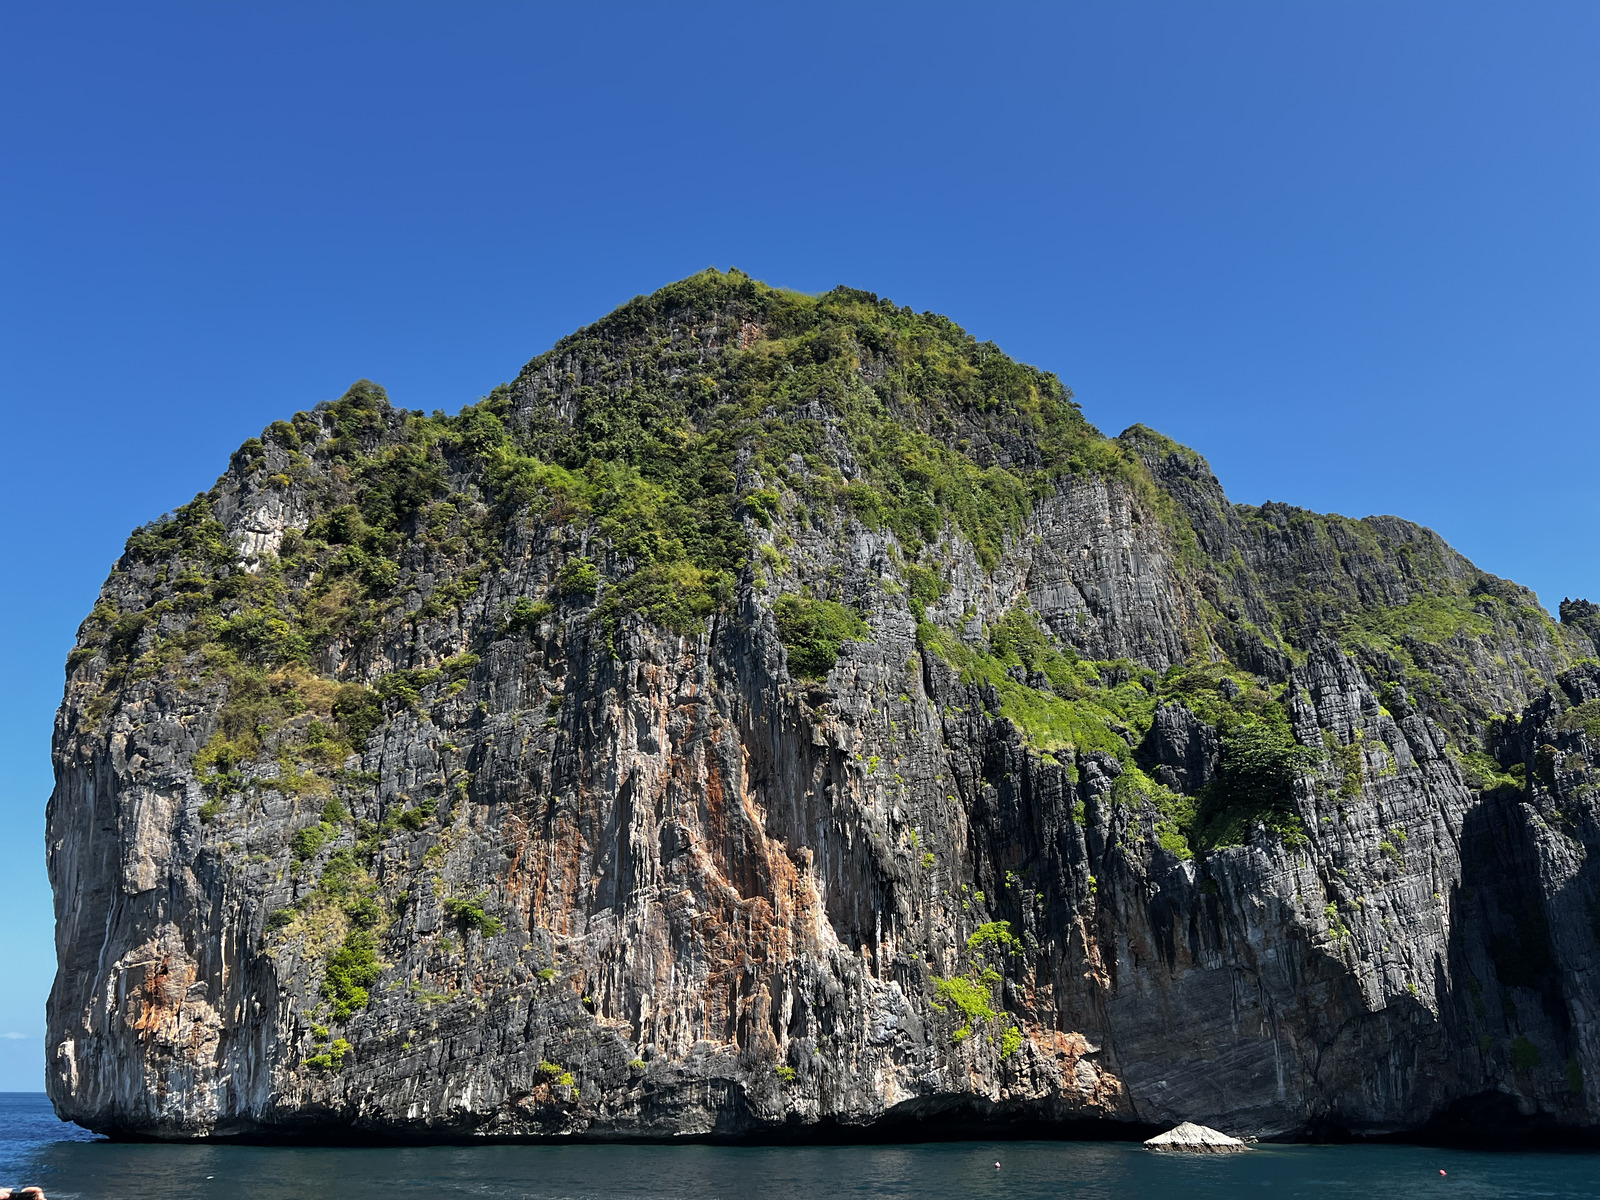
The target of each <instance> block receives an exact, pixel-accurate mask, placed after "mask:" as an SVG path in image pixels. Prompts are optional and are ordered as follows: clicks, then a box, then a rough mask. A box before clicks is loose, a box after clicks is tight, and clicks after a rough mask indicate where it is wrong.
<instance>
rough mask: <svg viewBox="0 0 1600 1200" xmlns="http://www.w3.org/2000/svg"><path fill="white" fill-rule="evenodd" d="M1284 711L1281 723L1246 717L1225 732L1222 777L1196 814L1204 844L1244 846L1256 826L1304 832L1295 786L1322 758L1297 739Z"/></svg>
mask: <svg viewBox="0 0 1600 1200" xmlns="http://www.w3.org/2000/svg"><path fill="white" fill-rule="evenodd" d="M1281 711H1282V710H1277V712H1275V713H1274V714H1273V715H1274V716H1276V717H1278V719H1263V718H1259V717H1247V718H1245V719H1243V720H1240V721H1236V722H1234V723H1233V724H1231V725H1227V726H1224V727H1223V729H1222V759H1221V762H1220V764H1219V766H1218V770H1217V777H1216V779H1214V780H1213V781H1212V782H1211V783H1210V784H1208V785H1207V786H1206V788H1205V789H1204V791H1203V792H1202V794H1201V797H1200V807H1199V812H1198V814H1197V816H1198V819H1199V832H1200V837H1201V841H1202V842H1203V843H1204V844H1207V845H1227V844H1230V843H1233V842H1241V841H1243V840H1245V838H1246V837H1247V836H1248V834H1249V831H1250V828H1251V826H1252V825H1254V824H1255V823H1256V822H1261V823H1263V824H1265V825H1266V826H1267V827H1268V828H1269V829H1274V830H1276V831H1278V832H1280V833H1285V834H1289V835H1300V834H1301V833H1302V830H1301V827H1300V818H1299V817H1298V816H1297V815H1296V813H1295V808H1294V784H1295V781H1296V779H1298V778H1299V777H1300V775H1301V774H1302V773H1304V772H1307V771H1310V770H1312V769H1313V768H1314V767H1316V766H1317V765H1318V764H1319V762H1320V759H1321V756H1320V755H1319V754H1318V753H1317V752H1316V751H1314V750H1311V749H1308V748H1307V747H1304V746H1301V745H1299V744H1298V743H1297V742H1296V741H1295V740H1294V735H1293V734H1292V733H1290V731H1289V724H1288V721H1287V720H1286V719H1283V718H1282V717H1281Z"/></svg>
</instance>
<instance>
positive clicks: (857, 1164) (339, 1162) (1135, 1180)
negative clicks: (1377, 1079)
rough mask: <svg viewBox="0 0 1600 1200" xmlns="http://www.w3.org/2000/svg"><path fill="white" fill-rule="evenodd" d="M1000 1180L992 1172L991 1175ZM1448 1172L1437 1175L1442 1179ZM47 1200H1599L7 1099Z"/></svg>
mask: <svg viewBox="0 0 1600 1200" xmlns="http://www.w3.org/2000/svg"><path fill="white" fill-rule="evenodd" d="M996 1159H998V1160H999V1161H1000V1170H998V1171H996V1170H995V1169H994V1163H995V1160H996ZM1441 1168H1442V1169H1443V1170H1445V1171H1446V1172H1448V1174H1447V1175H1444V1176H1441V1175H1440V1174H1439V1171H1440V1169H1441ZM5 1183H9V1184H26V1183H36V1184H38V1185H39V1186H41V1187H43V1188H44V1189H45V1192H46V1194H47V1195H48V1196H49V1197H50V1200H74V1198H76V1197H84V1198H86V1200H120V1198H123V1197H127V1198H129V1200H132V1198H134V1197H147V1196H148V1197H163V1198H171V1200H257V1198H260V1200H291V1198H293V1200H303V1198H307V1197H317V1198H319V1200H320V1198H324V1197H328V1198H334V1200H368V1198H376V1197H385V1198H386V1200H393V1198H395V1197H423V1196H428V1197H432V1196H472V1197H488V1198H494V1200H498V1198H499V1197H516V1198H518V1200H522V1198H524V1197H527V1198H534V1197H537V1198H539V1200H545V1198H552V1200H553V1198H555V1197H575V1198H576V1197H583V1198H588V1197H594V1198H595V1200H600V1198H606V1200H611V1198H614V1197H615V1198H627V1200H643V1198H645V1197H672V1198H674V1200H677V1198H682V1200H714V1198H716V1197H728V1198H731V1200H755V1198H757V1197H767V1196H771V1197H801V1196H821V1197H828V1198H830V1200H833V1198H842V1197H851V1196H950V1197H959V1198H960V1200H977V1198H979V1197H996V1198H1000V1197H1004V1198H1005V1200H1033V1198H1035V1197H1052V1198H1055V1197H1072V1198H1079V1200H1209V1198H1213V1197H1214V1198H1216V1200H1224V1198H1227V1200H1232V1198H1234V1197H1263V1198H1265V1197H1274V1198H1276V1197H1298V1196H1305V1197H1316V1198H1317V1200H1390V1198H1409V1197H1441V1198H1442V1197H1451V1198H1452V1200H1457V1198H1459V1200H1465V1198H1469V1197H1470V1198H1476V1197H1502V1196H1504V1197H1512V1196H1515V1197H1552V1198H1559V1200H1565V1198H1567V1197H1578V1196H1582V1197H1600V1154H1591V1153H1570V1154H1563V1153H1534V1152H1516V1153H1509V1152H1508V1153H1484V1152H1473V1151H1465V1150H1431V1149H1422V1148H1414V1147H1409V1146H1265V1147H1260V1148H1258V1149H1256V1150H1254V1151H1252V1152H1251V1153H1249V1154H1239V1155H1231V1156H1228V1157H1224V1158H1216V1159H1195V1158H1176V1157H1173V1158H1169V1157H1160V1156H1157V1155H1154V1154H1151V1153H1150V1152H1148V1151H1146V1150H1144V1149H1143V1148H1141V1147H1139V1146H1137V1145H1129V1144H1124V1143H1119V1142H950V1143H943V1144H933V1145H915V1146H818V1147H806V1148H767V1147H762V1148H750V1149H730V1148H727V1147H721V1146H670V1147H669V1146H476V1147H471V1148H467V1147H447V1146H440V1147H427V1148H419V1149H407V1150H392V1149H383V1150H374V1149H359V1150H357V1149H352V1150H337V1149H321V1148H318V1149H281V1148H264V1147H255V1146H149V1145H137V1146H124V1145H112V1144H111V1143H109V1142H102V1141H94V1140H92V1139H91V1137H90V1135H89V1134H86V1133H84V1132H83V1131H82V1130H80V1129H78V1128H77V1127H76V1126H72V1125H63V1124H62V1123H61V1122H60V1121H58V1120H56V1118H55V1115H54V1114H53V1113H52V1112H51V1111H50V1105H49V1103H48V1102H47V1101H46V1100H45V1098H44V1097H43V1096H42V1095H34V1094H28V1093H16V1092H12V1093H0V1184H5Z"/></svg>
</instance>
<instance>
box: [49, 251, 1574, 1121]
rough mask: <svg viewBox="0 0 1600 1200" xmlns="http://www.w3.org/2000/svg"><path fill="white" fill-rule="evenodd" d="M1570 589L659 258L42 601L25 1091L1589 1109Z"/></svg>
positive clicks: (562, 1100)
mask: <svg viewBox="0 0 1600 1200" xmlns="http://www.w3.org/2000/svg"><path fill="white" fill-rule="evenodd" d="M341 382H342V381H341ZM332 390H336V389H330V391H332ZM286 415H288V414H286ZM219 465H220V464H219ZM1559 616H1560V620H1559V621H1556V620H1552V619H1551V617H1550V616H1549V615H1547V614H1546V612H1545V611H1544V610H1543V609H1542V608H1541V607H1540V606H1539V604H1538V603H1537V601H1536V600H1535V598H1534V596H1533V595H1532V594H1531V593H1530V592H1528V591H1527V590H1525V589H1524V588H1522V587H1519V586H1518V585H1516V584H1514V583H1511V582H1508V581H1506V580H1503V579H1499V578H1496V577H1495V576H1493V575H1490V574H1488V573H1486V572H1484V571H1482V570H1479V569H1478V568H1476V567H1474V566H1473V565H1472V564H1471V563H1470V562H1468V561H1466V560H1465V559H1464V558H1462V557H1461V556H1460V555H1459V554H1457V553H1455V552H1454V551H1452V550H1451V549H1450V547H1449V546H1447V545H1446V544H1445V543H1444V542H1443V541H1442V540H1441V539H1440V538H1439V537H1438V536H1436V535H1435V534H1433V533H1431V532H1430V531H1428V530H1426V529H1423V528H1420V527H1419V526H1416V525H1413V524H1410V523H1408V522H1406V521H1404V520H1400V519H1398V518H1394V517H1369V518H1366V519H1364V520H1350V519H1346V518H1344V517H1338V516H1321V515H1318V514H1316V513H1312V512H1307V511H1304V510H1301V509H1297V508H1293V507H1290V506H1288V505H1286V504H1278V503H1273V504H1267V505H1263V506H1262V507H1259V508H1256V507H1250V506H1245V505H1236V504H1232V503H1230V502H1229V501H1228V499H1227V498H1226V496H1225V495H1224V493H1223V490H1222V487H1221V485H1220V484H1219V483H1218V481H1217V480H1216V478H1215V477H1213V475H1212V473H1211V471H1210V469H1209V468H1208V467H1207V465H1206V462H1205V460H1204V459H1203V458H1201V457H1200V455H1199V454H1197V453H1195V452H1194V451H1192V450H1189V449H1186V448H1185V447H1182V446H1179V445H1177V444H1175V443H1174V442H1172V441H1171V440H1169V439H1168V438H1166V437H1163V436H1162V435H1161V434H1159V433H1156V432H1154V431H1152V430H1150V429H1147V428H1145V427H1143V426H1138V425H1136V426H1134V427H1133V428H1131V429H1129V430H1126V431H1125V432H1123V433H1122V434H1121V435H1120V436H1118V437H1115V438H1108V437H1105V436H1102V435H1101V434H1100V433H1099V432H1098V431H1097V430H1096V429H1095V428H1094V427H1093V426H1092V425H1090V424H1089V423H1088V422H1087V421H1086V420H1085V419H1084V417H1083V415H1082V414H1081V413H1080V411H1079V409H1078V406H1077V405H1076V404H1075V403H1074V402H1073V400H1072V396H1071V393H1070V392H1069V391H1067V390H1066V389H1065V388H1064V387H1063V386H1062V384H1061V383H1060V382H1059V381H1058V380H1057V379H1056V377H1055V376H1053V375H1051V374H1047V373H1044V372H1041V371H1038V370H1035V369H1034V368H1032V367H1028V366H1023V365H1021V364H1019V363H1016V362H1013V361H1011V360H1010V359H1009V358H1007V357H1006V356H1005V355H1004V354H1002V353H1001V352H1000V350H999V349H997V348H996V347H995V346H994V345H993V344H989V343H980V342H978V341H976V340H975V339H973V338H972V337H970V336H968V335H967V334H966V333H964V332H963V331H962V329H961V328H959V327H958V326H957V325H955V324H954V323H952V322H951V321H950V320H948V319H946V318H944V317H941V316H936V315H933V314H930V313H915V312H912V311H911V310H910V309H908V308H901V307H897V306H896V305H894V304H892V303H890V302H888V301H887V300H883V299H880V298H878V297H877V296H874V295H872V294H870V293H867V292H861V291H855V290H852V289H849V288H839V289H836V290H834V291H832V292H828V293H826V294H823V295H818V296H808V295H800V294H796V293H791V292H784V291H779V290H774V289H772V288H768V287H766V286H764V285H762V284H760V283H757V282H755V281H753V280H751V279H750V278H748V277H747V276H744V275H742V274H740V273H738V272H730V273H725V274H724V273H718V272H715V271H712V272H707V273H704V274H701V275H697V276H694V277H692V278H690V279H687V280H684V281H683V282H681V283H677V284H674V285H672V286H670V287H667V288H665V289H663V290H662V291H660V292H657V293H656V294H655V295H652V296H649V297H644V298H640V299H636V300H634V301H632V302H631V303H629V304H626V305H624V306H623V307H622V308H620V309H618V310H617V311H616V312H614V313H612V314H611V315H610V316H608V317H606V318H605V319H604V320H601V321H600V322H598V323H597V324H595V325H592V326H590V327H589V328H587V329H583V330H581V331H579V332H578V333H575V334H573V335H572V336H571V337H568V338H566V339H564V340H563V341H561V342H560V343H558V344H557V345H556V346H555V347H554V348H553V349H552V350H550V351H549V352H548V353H545V354H543V355H541V356H540V357H538V358H536V359H534V360H533V362H531V363H530V364H529V365H528V366H527V367H526V368H525V369H524V370H523V371H522V373H521V374H520V375H519V376H518V377H517V378H516V380H515V381H514V382H512V383H510V384H506V385H502V386H500V387H497V388H495V389H494V390H493V391H492V392H490V393H489V394H488V395H487V396H486V397H485V398H483V399H482V400H481V401H479V402H478V403H476V404H474V405H471V406H469V407H467V408H465V409H464V410H463V411H462V412H461V413H460V414H459V415H456V416H447V415H445V414H443V413H438V412H436V413H434V414H433V415H431V416H429V415H426V414H424V413H422V412H415V411H408V410H406V409H404V408H397V407H392V406H391V404H390V402H389V400H388V398H387V397H386V395H385V393H384V391H383V389H382V388H381V387H378V386H377V385H375V384H373V383H369V382H367V381H361V382H359V383H357V384H355V385H354V386H353V387H351V388H350V389H349V390H348V391H347V392H346V393H345V394H344V395H343V397H342V398H340V399H338V400H334V401H332V402H329V403H322V404H318V405H317V406H316V407H315V408H314V409H312V410H310V411H305V412H298V413H294V414H293V415H292V417H290V418H289V419H286V420H281V421H277V422H275V423H273V424H272V425H271V426H270V427H268V428H267V429H266V430H265V431H264V432H263V433H262V435H261V436H260V437H259V438H252V439H250V440H249V441H247V442H246V443H245V444H244V445H243V446H241V447H240V448H239V449H238V450H237V451H236V452H235V453H234V454H233V457H232V459H231V460H230V462H229V463H228V466H227V470H226V472H225V473H224V474H223V475H222V476H221V478H220V479H219V480H218V481H217V483H216V485H215V486H214V487H213V488H212V489H211V490H210V491H209V492H207V493H205V494H204V495H201V496H197V497H196V498H195V499H194V500H193V501H192V502H191V503H189V504H187V505H185V506H183V507H182V508H181V509H179V510H178V511H177V512H175V513H173V514H171V515H170V516H166V517H163V518H161V519H160V520H157V521H155V522H153V523H151V524H149V525H146V526H144V527H142V528H140V529H138V530H136V531H135V532H134V533H133V535H132V536H131V537H130V538H129V539H128V543H127V548H126V551H125V552H124V554H123V555H122V557H121V558H120V559H119V560H118V561H117V563H116V566H115V568H114V569H113V571H112V573H111V576H110V578H109V579H108V580H107V581H106V583H105V586H104V588H103V590H102V591H101V593H100V597H99V600H98V602H97V603H96V604H95V606H94V609H93V611H92V612H91V613H90V614H89V616H88V618H87V619H86V620H85V621H84V623H83V626H82V629H81V631H80V633H79V636H78V642H77V647H76V649H74V650H73V651H72V653H71V655H70V656H69V658H68V660H67V684H66V694H65V699H64V701H63V703H62V707H61V710H60V714H59V716H58V718H57V722H56V732H55V742H54V755H55V773H56V786H55V792H54V794H53V796H52V798H51V800H50V806H49V824H48V854H49V870H50V877H51V880H52V883H53V885H54V888H55V904H56V917H57V944H58V948H59V973H58V975H57V978H56V982H55V986H54V990H53V992H52V993H51V997H50V1003H49V1033H48V1038H47V1056H48V1084H49V1090H50V1095H51V1097H52V1099H53V1100H54V1103H55V1106H56V1109H57V1111H58V1112H59V1113H60V1114H61V1115H62V1116H64V1117H68V1118H71V1119H72V1120H74V1121H77V1122H80V1123H82V1124H83V1125H86V1126H88V1127H89V1128H91V1129H95V1130H100V1131H104V1132H107V1133H111V1134H114V1135H118V1136H123V1137H150V1138H167V1139H191V1138H210V1137H217V1138H221V1137H251V1138H267V1139H272V1138H284V1139H292V1138H299V1137H315V1138H321V1139H333V1140H339V1139H360V1138H389V1139H399V1140H427V1139H439V1140H445V1139H449V1140H474V1139H488V1138H527V1139H547V1138H572V1137H578V1138H589V1139H607V1138H644V1139H673V1138H682V1137H686V1136H709V1137H719V1138H730V1139H736V1138H752V1139H761V1138H793V1139H800V1140H804V1139H810V1138H816V1139H828V1138H839V1137H851V1136H883V1137H896V1136H924V1135H926V1134H928V1133H929V1132H930V1131H935V1132H941V1133H944V1134H950V1135H959V1134H962V1133H973V1134H977V1133H984V1134H988V1133H995V1132H1003V1131H1006V1130H1008V1129H1009V1130H1018V1129H1029V1130H1033V1131H1036V1132H1039V1133H1042V1134H1045V1135H1049V1134H1051V1133H1069V1132H1087V1133H1090V1134H1094V1135H1096V1136H1148V1135H1149V1134H1150V1133H1153V1132H1157V1131H1159V1130H1161V1129H1164V1128H1167V1127H1169V1126H1171V1125H1173V1124H1174V1123H1177V1122H1180V1121H1193V1122H1197V1123H1200V1124H1203V1125H1207V1126H1212V1127H1215V1128H1216V1129H1218V1130H1221V1131H1224V1132H1225V1133H1227V1134H1230V1135H1234V1136H1239V1137H1252V1136H1253V1137H1259V1138H1315V1137H1342V1136H1357V1137H1364V1136H1380V1135H1404V1136H1408V1137H1430V1136H1447V1135H1448V1136H1460V1137H1480V1138H1490V1137H1509V1136H1524V1135H1525V1136H1550V1137H1566V1138H1574V1139H1578V1138H1585V1137H1588V1136H1590V1135H1592V1134H1594V1133H1595V1132H1596V1130H1597V1129H1600V1027H1597V1025H1596V1020H1597V1015H1600V994H1597V987H1596V978H1597V975H1596V968H1597V966H1600V879H1597V874H1596V870H1595V868H1594V865H1593V864H1594V863H1595V862H1596V861H1597V858H1596V856H1595V853H1594V851H1596V850H1597V849H1600V807H1597V801H1596V796H1597V793H1596V788H1595V783H1596V781H1600V664H1597V661H1596V646H1597V641H1600V609H1597V608H1596V607H1594V606H1592V605H1589V604H1587V603H1585V602H1583V601H1571V602H1565V603H1563V604H1562V605H1561V608H1560V613H1559Z"/></svg>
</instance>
